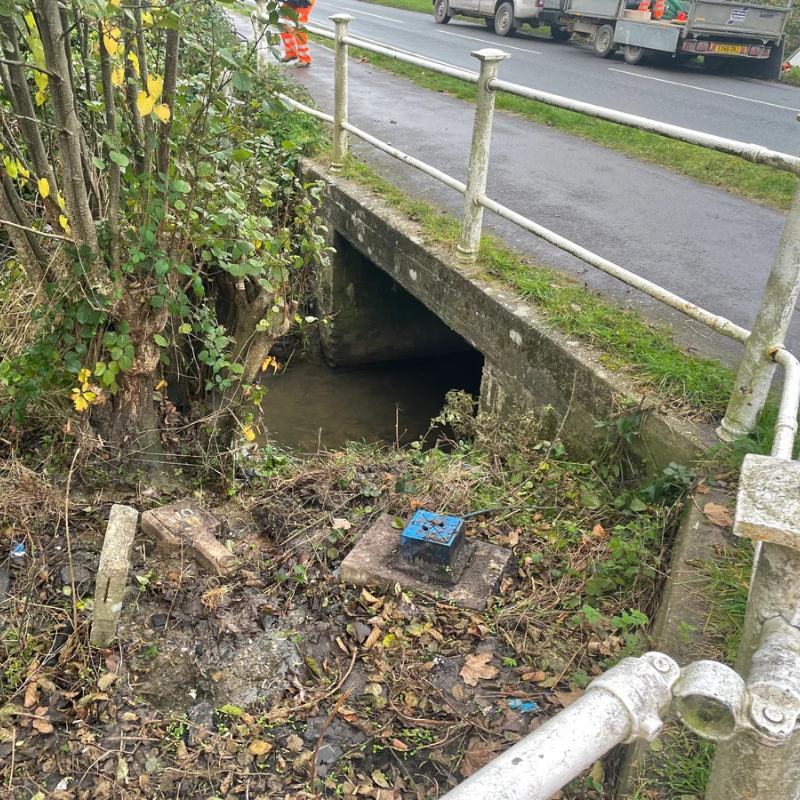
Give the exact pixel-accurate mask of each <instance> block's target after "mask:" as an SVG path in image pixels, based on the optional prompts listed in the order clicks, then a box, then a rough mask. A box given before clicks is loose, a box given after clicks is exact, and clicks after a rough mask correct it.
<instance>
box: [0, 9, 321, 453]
mask: <svg viewBox="0 0 800 800" xmlns="http://www.w3.org/2000/svg"><path fill="white" fill-rule="evenodd" d="M223 5H227V3H220V2H212V1H211V0H191V2H189V0H167V2H166V3H164V4H160V5H157V6H156V5H153V6H150V5H147V4H130V3H125V4H122V3H121V2H120V0H76V2H73V3H71V4H69V5H59V3H58V2H57V0H22V1H18V0H14V1H13V2H12V0H0V36H1V37H2V47H3V59H2V63H0V76H1V77H2V84H3V94H2V102H0V115H1V116H2V128H1V129H0V147H2V152H0V156H1V157H2V158H1V160H2V166H0V177H1V178H2V191H0V217H1V218H2V225H3V228H4V230H5V233H6V235H7V239H6V242H5V244H6V249H5V251H4V266H5V269H4V273H3V278H2V282H1V283H0V292H2V293H3V294H4V295H5V296H6V297H8V298H13V299H14V302H13V303H9V304H8V307H9V308H12V307H13V309H14V312H15V315H14V316H12V317H6V330H4V331H3V332H2V337H3V340H4V341H5V343H6V347H5V352H3V353H2V356H1V357H2V360H1V361H0V413H1V414H2V417H3V419H5V420H6V421H8V422H9V423H11V424H14V425H16V426H18V427H20V426H24V425H26V424H27V425H30V424H32V422H34V421H35V419H36V417H37V415H41V414H42V413H43V410H44V409H49V410H50V411H51V412H53V411H55V412H56V416H55V419H57V420H58V421H59V423H60V424H63V422H64V420H63V415H64V414H65V413H66V414H70V415H71V417H72V418H71V419H70V420H68V425H67V430H68V431H69V432H72V433H80V434H85V435H88V436H84V439H83V441H84V442H91V443H92V446H93V447H97V446H101V447H102V448H104V449H106V450H109V451H113V452H116V453H124V454H126V455H131V454H134V453H140V452H141V453H148V454H152V453H153V452H154V451H158V450H159V449H160V448H161V432H160V428H161V425H162V420H161V415H162V412H163V409H162V408H161V406H160V402H161V401H162V400H163V399H164V398H166V397H167V396H169V397H170V398H172V399H173V400H174V401H175V402H178V403H180V406H181V410H182V411H183V412H184V413H185V414H187V415H188V416H190V417H192V418H194V419H203V420H204V421H205V426H204V430H205V431H206V432H207V433H208V431H212V430H213V432H214V435H217V436H220V435H221V436H222V437H225V438H228V439H229V438H230V435H231V434H232V433H233V434H234V435H235V434H236V431H237V430H238V432H239V435H241V436H243V437H244V438H246V439H252V438H254V436H255V429H256V427H257V425H258V401H259V400H260V395H261V393H260V391H259V390H258V385H257V379H258V375H259V372H260V371H261V370H262V369H266V368H267V366H268V365H269V364H270V363H271V361H270V359H269V357H268V354H269V350H270V347H271V346H272V344H273V343H274V341H275V339H276V338H277V337H278V336H281V335H283V334H284V333H286V332H287V331H288V330H289V329H290V327H291V326H292V325H293V323H294V321H295V318H296V316H297V305H298V298H299V297H300V295H301V293H302V290H303V286H304V284H305V281H306V280H307V275H308V272H309V270H310V269H311V268H313V266H314V265H315V264H316V263H317V262H319V261H320V260H321V259H324V258H325V257H326V253H327V250H326V245H325V237H324V233H325V231H324V227H323V225H322V223H321V220H320V219H319V217H318V215H317V211H316V203H315V196H316V194H317V192H318V191H319V187H318V186H316V185H306V184H304V183H303V182H302V181H301V180H300V178H299V177H298V175H297V170H296V166H297V162H298V159H299V158H300V156H301V155H302V154H303V153H304V152H308V151H309V150H312V149H313V148H314V147H315V146H317V145H318V144H319V140H320V133H319V130H318V128H317V127H316V124H315V123H314V121H313V120H311V119H310V118H308V117H305V116H304V115H298V114H295V113H290V112H288V111H286V110H284V109H283V107H282V106H280V104H278V103H277V101H273V100H271V99H270V94H269V90H270V89H271V88H272V89H274V88H276V87H275V83H276V82H279V81H281V80H282V79H281V78H280V76H279V75H277V74H274V73H268V72H266V71H264V70H263V69H260V68H259V67H258V66H257V59H256V47H255V44H253V43H251V44H249V45H244V44H241V43H239V42H238V41H237V39H236V38H235V36H234V34H233V32H232V30H231V28H230V25H229V24H228V22H227V20H226V18H225V15H224V13H223V9H222V6H223ZM266 13H267V15H268V16H269V17H270V23H271V25H269V26H268V27H267V29H266V30H272V29H274V28H275V23H276V22H277V15H278V10H277V6H276V4H275V3H272V4H271V5H268V7H267V9H266ZM262 35H269V34H262ZM277 88H279V89H280V90H281V91H286V90H287V89H286V87H284V86H279V87H277ZM23 300H24V312H25V313H20V303H21V302H23ZM23 322H24V324H23ZM68 401H71V410H70V411H67V410H66V409H67V407H68V406H67V403H68ZM51 416H52V414H51ZM211 418H213V420H214V424H213V425H209V424H208V421H209V419H211ZM223 444H224V442H223Z"/></svg>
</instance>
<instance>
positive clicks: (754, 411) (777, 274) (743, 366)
mask: <svg viewBox="0 0 800 800" xmlns="http://www.w3.org/2000/svg"><path fill="white" fill-rule="evenodd" d="M799 292H800V187H798V190H797V192H795V196H794V200H793V201H792V207H791V208H790V209H789V216H788V217H787V219H786V224H785V225H784V227H783V234H782V235H781V240H780V243H779V244H778V252H777V253H776V254H775V260H774V261H773V263H772V269H771V270H770V273H769V278H768V279H767V285H766V288H765V289H764V293H763V294H762V295H761V305H760V307H759V309H758V315H757V316H756V321H755V324H754V325H753V332H752V333H751V334H750V336H749V337H748V339H747V343H746V344H745V348H744V355H743V356H742V360H741V362H740V364H739V369H738V371H737V373H736V383H735V384H734V388H733V393H732V394H731V399H730V400H729V401H728V408H727V410H726V411H725V417H724V418H723V420H722V423H721V424H720V426H719V427H718V428H717V436H719V438H720V439H722V440H723V441H725V442H732V441H733V440H734V439H737V438H738V437H740V436H745V435H747V434H748V433H750V432H751V431H753V430H755V427H756V420H757V418H758V415H759V413H760V412H761V409H762V408H763V407H764V403H765V402H766V399H767V395H768V394H769V389H770V386H771V384H772V376H773V374H774V372H775V362H774V361H773V360H772V352H773V350H774V349H775V347H776V346H777V345H781V344H783V340H784V337H785V336H786V331H787V330H788V328H789V321H790V320H791V318H792V313H793V312H794V307H795V303H796V302H797V296H798V293H799Z"/></svg>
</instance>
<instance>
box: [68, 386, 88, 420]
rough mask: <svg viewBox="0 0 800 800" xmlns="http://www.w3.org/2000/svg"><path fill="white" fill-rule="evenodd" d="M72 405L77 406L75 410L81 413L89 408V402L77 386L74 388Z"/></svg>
mask: <svg viewBox="0 0 800 800" xmlns="http://www.w3.org/2000/svg"><path fill="white" fill-rule="evenodd" d="M72 405H74V406H75V410H76V411H77V412H78V413H79V414H82V413H83V412H84V411H86V409H87V408H89V403H88V402H87V401H86V399H85V398H84V396H83V393H82V392H81V390H80V388H79V387H77V386H76V387H75V388H74V389H73V390H72Z"/></svg>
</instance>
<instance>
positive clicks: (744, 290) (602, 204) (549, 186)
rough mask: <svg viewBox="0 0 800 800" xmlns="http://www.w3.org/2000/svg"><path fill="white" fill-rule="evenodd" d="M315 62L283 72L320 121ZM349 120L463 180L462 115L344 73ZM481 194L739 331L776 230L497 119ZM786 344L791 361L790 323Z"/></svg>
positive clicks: (679, 319) (446, 205)
mask: <svg viewBox="0 0 800 800" xmlns="http://www.w3.org/2000/svg"><path fill="white" fill-rule="evenodd" d="M329 1H330V0H320V2H321V3H324V2H329ZM353 1H354V0H348V2H349V3H352V2H353ZM356 1H357V0H356ZM370 9H372V6H370ZM237 27H238V28H239V31H240V32H241V34H242V35H244V36H247V35H249V34H250V33H251V30H252V29H251V28H250V26H249V23H248V22H246V21H244V20H241V19H239V20H237ZM312 53H313V57H314V64H313V66H312V67H311V69H308V70H293V69H292V68H287V71H289V72H290V73H291V74H292V75H293V76H295V77H296V79H297V80H298V81H299V82H301V83H302V84H304V85H305V86H306V88H307V89H308V91H309V93H310V94H311V95H312V97H313V98H314V100H315V102H316V104H317V106H318V107H319V108H321V109H323V110H325V111H328V112H330V111H332V106H333V102H332V101H333V53H332V52H331V50H330V49H328V48H325V47H320V46H316V45H312ZM349 108H350V121H351V122H352V123H353V124H355V125H357V126H359V127H360V128H362V129H364V130H366V131H367V132H369V133H371V134H373V135H375V136H378V137H379V138H381V139H383V140H384V141H387V142H389V143H390V144H392V145H394V146H395V147H398V148H400V149H402V150H404V151H405V152H407V153H409V154H411V155H413V156H416V157H417V158H420V159H422V160H424V161H426V162H428V163H429V164H432V165H434V166H436V167H438V168H439V169H442V170H444V171H445V172H447V173H449V174H450V175H453V176H455V177H458V178H460V179H462V180H463V179H464V177H465V175H466V166H467V157H468V152H469V144H470V139H471V135H472V121H473V113H474V107H473V106H472V105H471V104H469V103H466V102H463V101H460V100H457V99H455V98H452V97H448V96H446V95H442V94H441V93H438V92H434V91H430V90H426V89H421V88H419V87H417V86H415V85H414V84H412V83H411V82H409V81H406V80H404V79H402V78H399V77H396V76H394V75H391V74H389V73H387V72H385V71H383V70H380V69H377V68H376V67H373V66H372V65H370V64H368V63H361V62H359V61H357V60H356V59H351V62H350V86H349ZM352 149H353V151H354V153H355V154H356V155H357V156H358V158H360V159H361V160H363V161H365V162H367V163H369V164H370V165H372V167H373V168H374V169H375V170H376V171H377V172H379V173H380V174H382V175H383V176H384V177H386V178H387V179H389V180H390V181H392V182H393V183H395V184H396V185H397V186H398V187H399V188H401V189H402V190H403V191H405V192H406V194H408V195H409V196H411V197H413V198H418V199H422V200H425V201H427V202H429V203H431V204H433V205H435V206H438V207H441V208H442V209H444V210H446V211H448V212H449V213H451V214H453V215H454V216H456V217H459V216H460V214H461V209H462V198H461V197H460V195H458V194H456V193H455V192H453V191H452V190H450V189H448V188H447V187H445V186H443V185H442V184H440V183H438V182H437V181H435V180H434V179H432V178H429V177H427V176H426V175H423V174H422V173H420V172H418V171H417V170H414V169H413V168H411V167H409V166H407V165H405V164H403V163H401V162H399V161H397V160H395V159H393V158H391V157H389V156H385V155H383V154H382V153H380V152H379V151H376V150H375V149H374V148H373V147H371V146H369V145H366V144H363V143H361V142H359V141H357V140H355V139H354V140H353V142H352ZM488 194H489V196H490V197H493V198H496V199H497V200H499V201H500V202H501V203H504V204H505V205H507V206H508V207H510V208H512V209H514V210H516V211H519V212H521V213H522V214H525V215H526V216H527V217H529V218H531V219H534V220H536V221H537V222H540V223H541V224H543V225H546V226H547V227H549V228H551V229H552V230H554V231H556V232H557V233H560V234H562V235H564V236H567V237H568V238H570V239H572V240H573V241H576V242H578V243H579V244H582V245H584V246H586V247H588V248H590V249H592V250H594V251H595V252H597V253H599V254H601V255H603V256H606V257H607V258H610V259H612V260H613V261H616V262H617V263H618V264H620V265H622V266H624V267H626V268H628V269H630V270H632V271H633V272H635V273H637V274H639V275H642V276H644V277H646V278H648V279H650V280H652V281H654V282H656V283H658V284H659V285H661V286H664V287H665V288H667V289H670V290H671V291H673V292H676V293H677V294H680V295H682V296H683V297H685V298H686V299H688V300H691V301H692V302H694V303H697V304H698V305H701V306H703V307H705V308H707V309H708V310H709V311H713V312H715V313H718V314H722V315H725V316H727V317H728V318H729V319H731V320H733V321H734V322H736V323H738V324H740V325H743V326H744V327H748V328H749V327H751V326H752V324H753V321H754V319H755V314H756V311H757V309H758V304H759V300H760V297H761V292H762V290H763V287H764V284H765V283H766V279H767V275H768V273H769V268H770V264H771V262H772V258H773V255H774V253H775V250H776V248H777V244H778V240H779V238H780V235H781V231H782V229H783V224H784V216H783V215H782V214H781V213H779V212H777V211H774V210H772V209H769V208H765V207H764V206H760V205H758V204H755V203H751V202H749V201H747V200H742V199H740V198H738V197H735V196H733V195H730V194H728V193H726V192H722V191H719V190H716V189H713V188H711V187H709V186H706V185H703V184H700V183H697V182H695V181H692V180H690V179H688V178H684V177H682V176H679V175H675V174H674V173H671V172H668V171H666V170H663V169H661V168H659V167H656V166H653V165H650V164H644V163H642V162H640V161H637V160H635V159H632V158H628V157H626V156H623V155H620V154H618V153H615V152H613V151H611V150H607V149H605V148H603V147H600V146H598V145H595V144H592V143H591V142H586V141H584V140H582V139H579V138H575V137H572V136H567V135H564V134H562V133H559V132H558V131H554V130H552V129H550V128H547V127H546V126H542V125H536V124H534V123H532V122H530V121H528V120H525V119H523V118H521V117H518V116H515V115H512V114H505V113H497V114H496V115H495V124H494V128H493V135H492V154H491V161H490V170H489V183H488ZM485 226H486V228H487V229H488V230H489V231H491V232H492V233H494V234H496V235H497V236H499V237H500V238H502V239H503V240H505V241H506V242H507V243H509V244H510V245H511V246H512V247H513V248H514V249H516V250H517V251H518V252H520V253H521V254H523V255H525V256H527V257H530V258H531V259H532V260H534V261H535V262H536V263H540V264H545V265H549V266H552V267H554V268H556V269H558V270H560V271H562V272H564V273H566V274H568V275H570V276H572V277H573V278H575V279H577V280H578V281H579V282H581V283H584V284H585V285H586V286H587V287H589V288H590V289H593V290H597V291H599V292H601V293H602V294H604V295H606V296H608V297H610V298H613V300H614V301H615V302H617V303H618V304H619V305H621V306H623V307H630V308H633V309H635V310H637V311H639V312H641V313H643V314H644V315H645V316H648V317H650V318H652V319H655V320H658V321H659V322H662V323H666V324H668V325H669V326H671V328H672V330H673V333H674V335H675V338H676V339H677V341H679V342H680V343H681V344H682V345H684V346H685V347H686V348H687V349H689V350H690V351H694V352H698V353H702V354H706V355H712V356H715V357H717V358H720V359H721V360H722V361H724V362H726V363H728V364H730V365H734V364H735V363H736V362H737V361H738V358H739V357H740V354H741V346H740V345H738V344H737V343H735V342H732V341H731V340H729V339H725V338H724V337H722V336H719V335H718V334H715V333H713V332H711V331H710V330H709V329H707V328H705V327H704V326H702V325H699V324H697V323H694V322H692V321H690V320H688V319H687V318H686V317H684V316H682V315H680V314H678V313H677V312H674V311H672V310H671V309H668V308H667V307H666V306H664V305H663V304H661V303H659V302H657V301H655V300H651V299H650V298H648V297H647V296H646V295H643V294H642V293H641V292H638V291H637V290H634V289H631V288H629V287H627V286H626V285H624V284H622V283H620V282H619V281H616V280H614V279H613V278H610V277H608V276H606V275H604V274H603V273H601V272H600V271H599V270H597V269H595V268H593V267H589V266H587V265H586V264H584V263H583V262H581V261H578V260H577V259H575V258H573V257H572V256H569V255H567V254H565V253H563V252H562V251H561V250H558V249H556V248H555V247H552V246H551V245H549V244H547V243H546V242H544V241H542V240H540V239H538V238H536V237H535V236H533V235H531V234H529V233H527V232H525V231H523V230H521V229H520V228H518V227H516V226H515V225H513V224H512V223H509V222H506V221H505V220H502V219H500V218H498V217H496V216H495V215H493V214H490V213H488V212H487V214H486V217H485ZM786 343H787V345H788V346H789V347H790V348H791V349H793V351H794V352H800V315H795V318H794V320H793V322H792V325H791V328H790V332H789V335H788V336H787V338H786Z"/></svg>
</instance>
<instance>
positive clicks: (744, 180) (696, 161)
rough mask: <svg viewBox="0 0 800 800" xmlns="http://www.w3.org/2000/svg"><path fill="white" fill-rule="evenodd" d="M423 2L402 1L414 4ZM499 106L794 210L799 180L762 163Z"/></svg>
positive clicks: (511, 103)
mask: <svg viewBox="0 0 800 800" xmlns="http://www.w3.org/2000/svg"><path fill="white" fill-rule="evenodd" d="M422 1H423V0H397V2H409V3H417V2H422ZM317 41H319V42H320V43H321V44H323V45H328V44H329V42H328V41H327V40H323V39H319V38H318V39H317ZM351 51H352V52H353V55H355V56H357V57H358V58H359V59H365V60H367V61H369V62H370V63H371V64H374V65H375V66H376V67H380V68H381V69H385V70H387V71H389V72H392V73H393V74H395V75H399V76H401V77H404V78H407V79H408V80H410V81H412V82H413V83H414V84H416V85H417V86H419V87H421V88H423V89H430V90H432V91H437V92H444V93H445V94H448V95H450V96H452V97H457V98H459V99H461V100H465V101H468V102H474V100H475V93H476V88H475V86H473V85H472V84H469V83H465V82H463V81H460V80H458V79H456V78H450V77H448V76H446V75H440V74H438V73H435V72H431V71H429V70H425V69H422V68H420V67H415V66H413V65H411V64H405V63H402V62H399V61H395V60H394V59H392V58H389V57H388V56H382V55H378V54H376V53H369V52H367V51H366V50H361V49H359V48H355V47H353V48H351ZM496 105H497V108H498V109H501V110H503V111H509V112H512V113H514V114H518V115H520V116H522V117H525V118H526V119H529V120H531V121H532V122H536V123H537V124H540V125H546V126H547V127H549V128H554V129H555V130H558V131H561V132H563V133H567V134H570V135H572V136H578V137H580V138H582V139H586V140H587V141H590V142H593V143H594V144H599V145H601V146H603V147H607V148H608V149H610V150H614V151H616V152H619V153H623V154H624V155H627V156H630V157H632V158H636V159H638V160H640V161H645V162H649V163H652V164H656V165H658V166H660V167H663V168H665V169H668V170H670V171H672V172H676V173H678V174H680V175H685V176H687V177H689V178H692V179H694V180H697V181H699V182H701V183H705V184H708V185H710V186H715V187H717V188H719V189H723V190H725V191H727V192H731V193H733V194H737V195H740V196H741V197H746V198H748V199H750V200H756V201H758V202H760V203H764V204H766V205H770V206H773V207H774V208H778V209H787V208H789V205H790V204H791V201H792V197H793V196H794V192H795V189H796V188H797V177H796V176H795V175H792V174H790V173H788V172H782V171H780V170H777V169H773V168H772V167H768V166H765V165H763V164H752V163H750V162H749V161H743V160H742V159H740V158H736V157H735V156H729V155H726V154H724V153H717V152H715V151H712V150H708V149H706V148H703V147H696V146H695V145H691V144H687V143H685V142H677V141H673V140H672V139H667V138H664V137H663V136H658V135H656V134H654V133H647V132H646V131H639V130H635V129H633V128H627V127H625V126H623V125H617V124H615V123H613V122H606V121H605V120H599V119H594V118H593V117H587V116H585V115H583V114H578V113H576V112H574V111H566V110H564V109H561V108H555V107H553V106H548V105H545V104H544V103H538V102H536V101H533V100H526V99H525V98H522V97H515V96H513V95H508V94H504V93H498V95H497V102H496ZM568 169H569V166H565V170H568ZM535 178H536V176H535V173H534V174H533V175H531V176H530V179H531V180H532V181H535Z"/></svg>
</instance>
